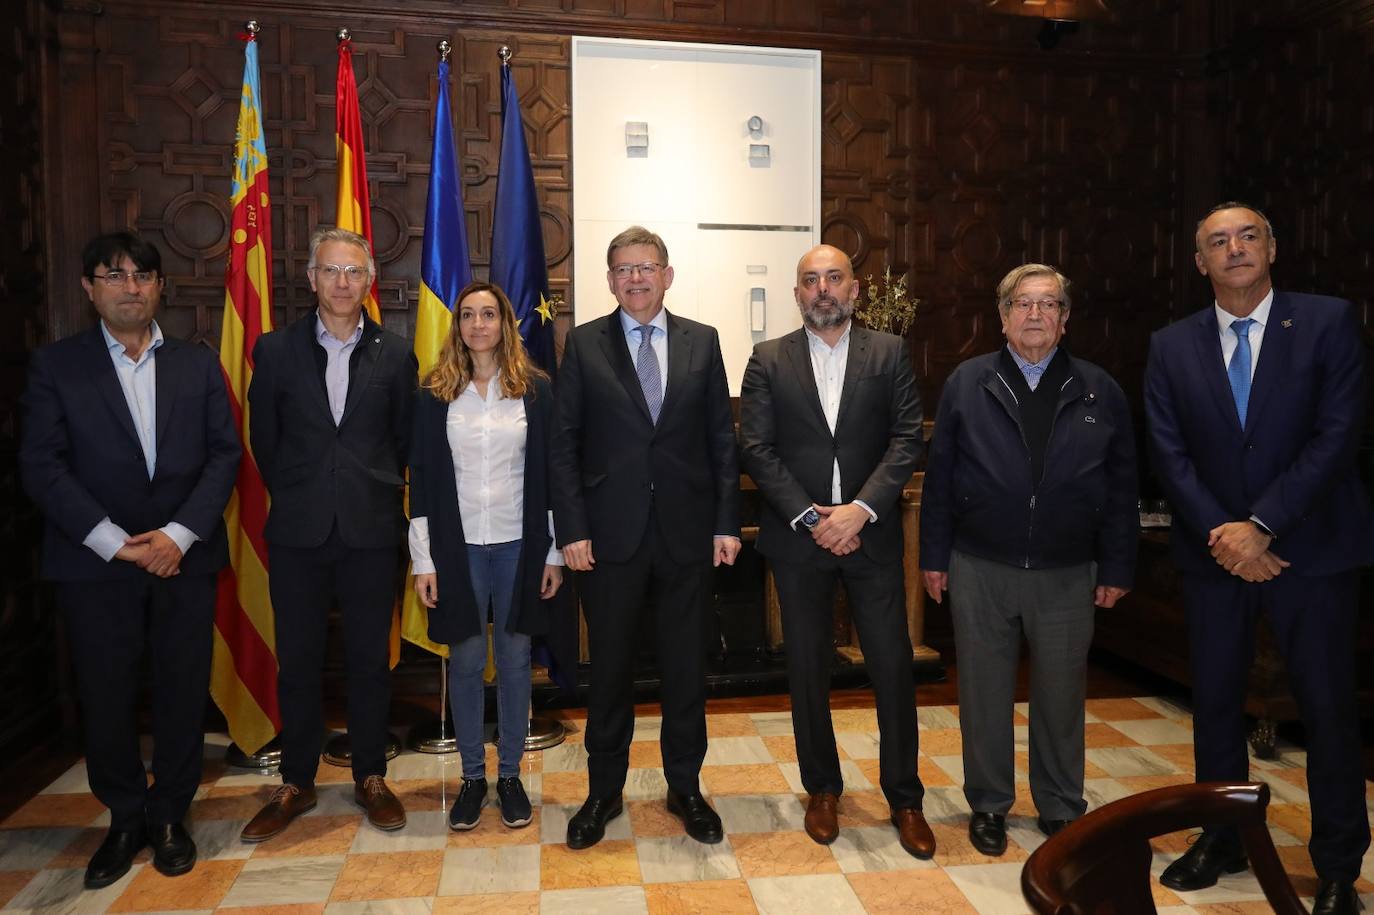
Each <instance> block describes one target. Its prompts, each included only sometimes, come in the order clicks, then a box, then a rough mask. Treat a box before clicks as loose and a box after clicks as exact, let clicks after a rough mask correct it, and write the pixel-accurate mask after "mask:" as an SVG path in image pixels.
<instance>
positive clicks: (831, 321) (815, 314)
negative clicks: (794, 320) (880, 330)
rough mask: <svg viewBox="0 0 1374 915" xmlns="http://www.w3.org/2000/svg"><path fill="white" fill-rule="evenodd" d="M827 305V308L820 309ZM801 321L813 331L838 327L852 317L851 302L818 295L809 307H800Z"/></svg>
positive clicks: (852, 305) (852, 307)
mask: <svg viewBox="0 0 1374 915" xmlns="http://www.w3.org/2000/svg"><path fill="white" fill-rule="evenodd" d="M822 305H829V306H830V307H829V308H822V307H821V306H822ZM801 313H802V321H803V322H804V323H805V324H806V325H807V326H808V327H811V328H813V329H815V330H829V329H831V328H832V327H839V326H840V325H841V324H843V323H844V322H846V321H848V320H849V319H850V318H851V317H852V316H853V315H854V303H853V302H841V301H840V300H839V299H836V298H835V297H833V296H829V295H818V296H816V298H815V299H814V300H812V302H811V304H809V305H802V306H801Z"/></svg>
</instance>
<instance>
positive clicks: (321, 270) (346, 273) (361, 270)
mask: <svg viewBox="0 0 1374 915" xmlns="http://www.w3.org/2000/svg"><path fill="white" fill-rule="evenodd" d="M310 269H311V270H313V271H314V272H315V276H316V278H321V279H324V280H325V281H327V282H330V283H332V282H335V281H336V280H338V278H339V277H340V276H342V277H343V278H344V282H345V283H347V284H348V285H350V286H356V285H358V284H359V283H361V282H362V281H363V280H365V279H367V277H368V273H367V268H366V267H359V266H357V265H356V264H316V265H315V266H313V267H311V268H310Z"/></svg>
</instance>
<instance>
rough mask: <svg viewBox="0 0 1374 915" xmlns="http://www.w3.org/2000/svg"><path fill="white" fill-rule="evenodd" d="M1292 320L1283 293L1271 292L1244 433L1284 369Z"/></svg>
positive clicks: (1289, 304)
mask: <svg viewBox="0 0 1374 915" xmlns="http://www.w3.org/2000/svg"><path fill="white" fill-rule="evenodd" d="M1292 318H1293V302H1292V301H1291V300H1290V299H1289V298H1288V295H1287V293H1283V292H1275V293H1274V302H1273V304H1272V305H1270V307H1269V322H1268V323H1267V324H1265V326H1264V342H1263V343H1262V344H1260V351H1259V357H1258V359H1259V361H1258V362H1257V363H1256V364H1255V374H1254V380H1253V381H1252V382H1251V383H1250V403H1249V405H1248V406H1247V407H1246V410H1245V428H1246V429H1247V430H1249V429H1251V428H1253V427H1254V425H1255V418H1256V417H1257V416H1259V415H1261V413H1263V411H1264V406H1265V404H1267V403H1268V402H1269V399H1270V398H1271V397H1272V396H1273V394H1274V387H1275V385H1277V384H1278V379H1280V378H1282V377H1283V376H1284V374H1285V371H1286V370H1287V368H1288V355H1289V353H1290V352H1291V350H1292V346H1293V321H1292ZM1285 322H1287V323H1286V324H1285Z"/></svg>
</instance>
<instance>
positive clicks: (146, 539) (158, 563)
mask: <svg viewBox="0 0 1374 915" xmlns="http://www.w3.org/2000/svg"><path fill="white" fill-rule="evenodd" d="M115 558H116V559H122V560H124V561H125V562H132V563H134V564H135V565H137V566H138V567H139V568H140V569H142V570H143V571H145V572H147V573H148V574H150V575H156V576H157V577H158V578H171V577H172V576H173V575H179V574H180V573H181V547H179V546H177V544H176V541H175V540H173V539H172V538H171V537H168V536H167V535H166V534H164V533H163V532H162V531H145V532H144V533H142V534H135V535H134V536H132V537H130V538H129V539H128V540H125V541H124V545H123V546H122V547H120V548H119V552H117V553H115Z"/></svg>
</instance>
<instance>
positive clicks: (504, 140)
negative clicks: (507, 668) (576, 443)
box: [491, 54, 577, 689]
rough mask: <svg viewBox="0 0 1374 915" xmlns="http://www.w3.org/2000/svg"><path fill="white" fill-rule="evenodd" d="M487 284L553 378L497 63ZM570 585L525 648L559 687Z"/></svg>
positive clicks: (527, 196)
mask: <svg viewBox="0 0 1374 915" xmlns="http://www.w3.org/2000/svg"><path fill="white" fill-rule="evenodd" d="M504 56H505V55H504V54H503V57H504ZM491 281H492V282H493V283H495V284H496V285H498V286H500V287H501V288H502V289H504V290H505V291H506V295H508V296H509V297H510V300H511V304H512V305H514V306H515V317H516V319H517V320H518V321H519V322H520V337H521V339H523V340H524V341H525V349H526V350H527V351H528V352H529V354H530V358H532V359H533V360H534V361H535V362H536V363H538V364H539V365H540V367H542V368H543V369H545V370H546V371H547V372H548V373H549V374H550V375H552V374H554V370H555V366H554V351H553V308H552V307H551V306H550V305H549V274H548V268H547V266H546V265H545V262H544V237H543V234H542V230H541V228H540V225H539V200H538V198H537V197H536V196H535V190H534V171H533V169H532V168H531V167H530V153H529V147H528V146H527V145H526V143H525V124H524V121H523V120H522V119H521V117H520V98H519V96H518V95H517V94H516V91H515V79H514V77H513V76H512V74H511V67H510V61H509V60H502V62H501V164H500V170H499V171H498V172H497V175H496V206H495V208H494V211H493V214H492V227H491ZM571 584H572V582H571V576H567V578H565V580H564V583H563V587H561V588H559V589H558V594H557V595H555V597H554V598H553V600H555V601H559V602H560V603H561V604H563V606H560V607H551V608H550V610H552V612H551V613H550V614H549V617H550V620H551V629H550V631H549V632H548V633H547V634H546V635H543V636H536V637H535V639H534V641H533V643H532V644H531V646H530V648H531V659H532V660H533V661H534V663H536V664H542V665H544V666H545V667H547V668H548V669H549V677H550V679H552V680H553V681H554V682H555V683H557V684H558V685H559V686H560V687H562V688H564V689H573V688H574V687H575V686H576V685H577V682H576V671H577V613H576V611H574V610H573V609H572V601H571V595H572V587H571Z"/></svg>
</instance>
